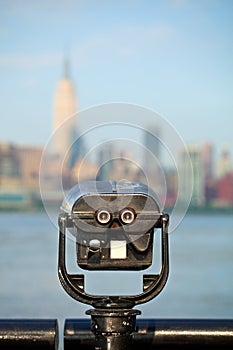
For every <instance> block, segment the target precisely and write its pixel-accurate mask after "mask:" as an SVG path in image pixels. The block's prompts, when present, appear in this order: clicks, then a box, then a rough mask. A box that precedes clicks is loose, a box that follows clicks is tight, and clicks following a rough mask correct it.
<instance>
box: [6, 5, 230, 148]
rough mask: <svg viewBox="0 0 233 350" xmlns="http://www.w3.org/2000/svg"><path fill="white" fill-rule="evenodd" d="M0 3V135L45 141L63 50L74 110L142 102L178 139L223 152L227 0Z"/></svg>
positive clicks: (226, 133) (227, 85) (227, 77)
mask: <svg viewBox="0 0 233 350" xmlns="http://www.w3.org/2000/svg"><path fill="white" fill-rule="evenodd" d="M0 9H1V11H0V19H1V20H0V23H1V24H0V37H1V42H2V45H1V53H0V72H1V84H0V93H1V94H0V95H1V98H2V101H1V105H0V106H1V107H0V113H1V128H0V140H1V141H3V142H4V141H5V142H13V143H14V142H15V143H17V144H37V145H44V144H46V142H47V140H48V138H49V137H50V134H51V130H52V125H51V115H52V108H53V105H52V103H51V101H52V99H53V98H54V95H53V92H54V88H55V86H56V84H57V81H58V80H59V78H60V76H61V66H62V62H63V59H64V56H65V55H68V57H69V59H70V61H71V76H72V79H73V81H74V83H75V87H76V90H77V95H78V100H79V105H80V110H81V111H82V110H85V109H87V108H89V107H90V106H93V105H99V104H102V103H109V102H116V101H117V102H118V101H120V102H126V103H133V104H137V105H141V106H145V107H146V108H149V109H152V110H156V111H158V113H160V114H161V115H163V116H164V117H165V118H166V119H167V120H168V121H169V122H170V123H171V124H172V125H173V127H174V128H175V129H176V130H177V132H178V133H179V134H180V135H181V137H182V138H183V139H184V141H185V142H187V143H191V142H195V143H197V144H201V143H203V142H205V141H206V140H208V141H209V142H212V143H213V144H214V145H215V147H216V151H217V152H218V153H220V151H221V148H222V146H224V145H226V146H228V148H229V149H230V151H231V154H232V150H233V140H232V136H231V135H232V121H231V118H232V115H233V106H232V95H233V84H232V82H233V79H232V78H233V59H232V55H233V50H232V49H233V44H232V33H233V24H232V10H233V4H232V2H231V1H217V0H216V1H212V2H209V1H202V2H200V1H191V0H190V1H189V0H186V1H184V0H183V1H175V0H173V1H172V0H167V1H157V2H154V1H147V2H143V1H130V0H128V1H124V2H123V1H119V2H117V3H115V2H111V1H110V2H109V1H108V2H107V1H100V2H98V4H97V3H96V2H94V1H66V2H64V1H60V2H59V3H57V2H54V1H46V2H40V4H36V3H32V2H29V1H27V0H25V1H17V3H16V2H11V3H9V2H6V1H2V2H1V4H0ZM52 10H53V11H52ZM42 23H43V25H42ZM64 46H67V48H64ZM111 121H112V120H111ZM15 125H17V127H14V126H15Z"/></svg>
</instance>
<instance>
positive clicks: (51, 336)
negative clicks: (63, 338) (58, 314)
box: [0, 319, 58, 350]
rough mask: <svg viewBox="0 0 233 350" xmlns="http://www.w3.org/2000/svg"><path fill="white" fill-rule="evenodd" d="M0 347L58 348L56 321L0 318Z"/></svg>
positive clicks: (3, 348)
mask: <svg viewBox="0 0 233 350" xmlns="http://www.w3.org/2000/svg"><path fill="white" fill-rule="evenodd" d="M0 349H1V350H5V349H11V350H14V349H16V350H17V349H24V350H27V349H35V350H36V349H43V350H57V349H58V323H57V320H51V319H41V320H40V319H37V320H35V319H14V320H13V319H3V320H0Z"/></svg>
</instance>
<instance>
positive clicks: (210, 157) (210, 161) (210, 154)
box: [201, 142, 216, 204]
mask: <svg viewBox="0 0 233 350" xmlns="http://www.w3.org/2000/svg"><path fill="white" fill-rule="evenodd" d="M201 158H202V172H203V181H204V198H205V203H206V204H208V203H211V202H212V200H213V199H214V198H215V196H216V190H215V181H214V148H213V145H212V144H211V143H210V142H205V143H204V144H203V146H202V148H201Z"/></svg>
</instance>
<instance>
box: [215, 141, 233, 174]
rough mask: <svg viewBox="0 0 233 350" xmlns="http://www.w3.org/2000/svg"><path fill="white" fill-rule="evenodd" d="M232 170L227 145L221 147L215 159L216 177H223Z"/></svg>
mask: <svg viewBox="0 0 233 350" xmlns="http://www.w3.org/2000/svg"><path fill="white" fill-rule="evenodd" d="M232 171H233V164H232V159H231V155H230V152H229V150H228V149H227V147H223V148H222V151H221V154H220V157H219V159H218V161H217V169H216V175H217V179H221V178H222V177H225V176H226V175H228V174H229V173H231V172H232Z"/></svg>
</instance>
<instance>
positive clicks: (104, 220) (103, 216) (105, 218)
mask: <svg viewBox="0 0 233 350" xmlns="http://www.w3.org/2000/svg"><path fill="white" fill-rule="evenodd" d="M96 218H97V220H98V222H99V223H100V224H103V225H104V224H108V223H109V221H110V220H111V214H110V213H109V211H107V210H105V209H101V210H99V211H98V212H97V216H96Z"/></svg>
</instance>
